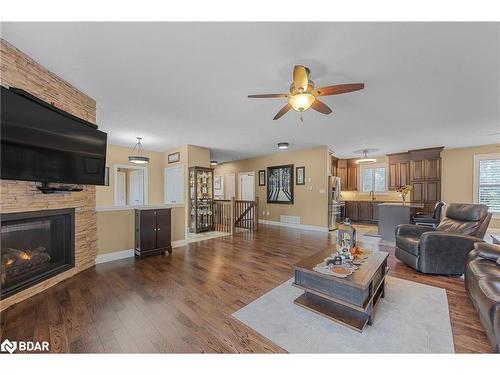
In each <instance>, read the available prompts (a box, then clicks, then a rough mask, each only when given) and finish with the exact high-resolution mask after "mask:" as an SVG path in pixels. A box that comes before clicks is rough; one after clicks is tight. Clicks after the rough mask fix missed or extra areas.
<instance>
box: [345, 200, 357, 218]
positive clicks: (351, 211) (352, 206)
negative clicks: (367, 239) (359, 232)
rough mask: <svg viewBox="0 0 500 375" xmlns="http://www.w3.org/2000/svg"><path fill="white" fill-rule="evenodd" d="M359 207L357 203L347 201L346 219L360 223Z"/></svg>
mask: <svg viewBox="0 0 500 375" xmlns="http://www.w3.org/2000/svg"><path fill="white" fill-rule="evenodd" d="M358 206H359V203H358V202H356V201H346V202H345V217H346V218H349V219H351V220H352V221H358Z"/></svg>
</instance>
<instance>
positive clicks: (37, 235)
mask: <svg viewBox="0 0 500 375" xmlns="http://www.w3.org/2000/svg"><path fill="white" fill-rule="evenodd" d="M74 236H75V210H74V209H71V208H67V209H60V210H42V211H29V212H18V213H12V214H7V215H2V227H1V249H2V254H1V259H2V261H1V270H0V280H1V288H0V290H1V298H2V299H4V298H6V297H8V296H10V295H13V294H15V293H17V292H19V291H21V290H23V289H26V288H29V287H30V286H33V285H36V284H38V283H39V282H41V281H43V280H46V279H48V278H50V277H52V276H55V275H57V274H59V273H61V272H64V271H66V270H69V269H70V268H73V267H74V266H75V241H74Z"/></svg>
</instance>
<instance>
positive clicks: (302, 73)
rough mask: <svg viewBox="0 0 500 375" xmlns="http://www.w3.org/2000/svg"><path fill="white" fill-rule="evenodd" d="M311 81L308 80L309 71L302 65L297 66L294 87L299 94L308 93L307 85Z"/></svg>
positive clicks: (294, 69) (294, 70) (294, 73)
mask: <svg viewBox="0 0 500 375" xmlns="http://www.w3.org/2000/svg"><path fill="white" fill-rule="evenodd" d="M308 83H309V79H308V78H307V70H306V68H305V67H304V66H302V65H295V67H294V68H293V85H294V86H295V88H296V89H297V90H298V91H299V92H305V91H307V84H308Z"/></svg>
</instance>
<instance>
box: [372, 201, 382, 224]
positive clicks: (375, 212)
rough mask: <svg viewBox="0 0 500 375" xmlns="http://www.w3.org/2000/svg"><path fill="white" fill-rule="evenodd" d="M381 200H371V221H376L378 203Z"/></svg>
mask: <svg viewBox="0 0 500 375" xmlns="http://www.w3.org/2000/svg"><path fill="white" fill-rule="evenodd" d="M380 203H382V202H371V206H372V220H371V221H373V222H377V221H378V205H379V204H380Z"/></svg>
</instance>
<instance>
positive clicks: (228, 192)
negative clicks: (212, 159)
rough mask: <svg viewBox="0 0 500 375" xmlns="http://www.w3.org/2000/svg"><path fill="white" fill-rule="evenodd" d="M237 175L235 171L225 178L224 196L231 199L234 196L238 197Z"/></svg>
mask: <svg viewBox="0 0 500 375" xmlns="http://www.w3.org/2000/svg"><path fill="white" fill-rule="evenodd" d="M235 185H236V183H235V175H234V173H230V174H227V175H226V176H225V178H224V197H225V199H231V198H232V197H235V198H236V189H235Z"/></svg>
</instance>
